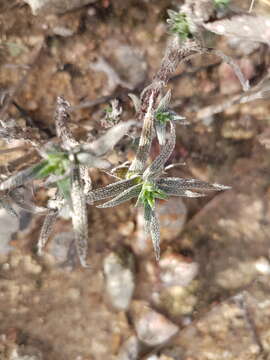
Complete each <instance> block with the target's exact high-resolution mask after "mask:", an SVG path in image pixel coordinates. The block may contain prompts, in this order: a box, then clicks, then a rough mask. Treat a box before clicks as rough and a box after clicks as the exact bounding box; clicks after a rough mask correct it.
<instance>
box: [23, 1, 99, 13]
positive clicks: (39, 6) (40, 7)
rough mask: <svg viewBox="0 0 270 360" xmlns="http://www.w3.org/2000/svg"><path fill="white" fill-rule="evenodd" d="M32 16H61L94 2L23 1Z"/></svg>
mask: <svg viewBox="0 0 270 360" xmlns="http://www.w3.org/2000/svg"><path fill="white" fill-rule="evenodd" d="M25 2H26V3H27V4H28V5H30V7H31V10H32V13H33V14H34V15H43V14H63V13H65V12H67V11H70V10H73V9H76V8H80V7H82V6H85V5H87V4H92V3H94V2H96V0H25Z"/></svg>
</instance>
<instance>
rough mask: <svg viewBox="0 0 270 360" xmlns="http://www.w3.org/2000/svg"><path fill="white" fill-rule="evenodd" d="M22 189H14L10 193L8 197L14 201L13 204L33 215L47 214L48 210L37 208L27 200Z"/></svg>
mask: <svg viewBox="0 0 270 360" xmlns="http://www.w3.org/2000/svg"><path fill="white" fill-rule="evenodd" d="M23 191H24V192H25V190H23V189H14V190H12V191H10V193H9V196H10V198H11V199H12V200H13V201H14V203H15V204H16V205H17V206H19V207H20V208H21V209H23V210H25V211H28V212H31V213H34V214H45V213H47V212H48V209H47V208H45V207H41V206H37V205H35V204H34V203H33V202H32V201H30V200H29V199H28V196H27V194H25V193H23Z"/></svg>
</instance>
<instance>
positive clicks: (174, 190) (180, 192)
mask: <svg viewBox="0 0 270 360" xmlns="http://www.w3.org/2000/svg"><path fill="white" fill-rule="evenodd" d="M159 188H160V189H161V190H162V191H164V192H165V194H166V195H171V196H186V197H204V196H205V194H202V193H197V192H193V191H190V190H185V189H180V188H178V187H175V186H167V185H159Z"/></svg>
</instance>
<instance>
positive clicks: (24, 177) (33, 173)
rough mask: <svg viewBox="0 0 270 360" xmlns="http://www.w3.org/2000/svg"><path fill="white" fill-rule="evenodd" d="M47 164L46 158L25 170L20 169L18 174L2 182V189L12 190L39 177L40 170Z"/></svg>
mask: <svg viewBox="0 0 270 360" xmlns="http://www.w3.org/2000/svg"><path fill="white" fill-rule="evenodd" d="M46 165H47V161H46V160H44V161H42V162H40V163H39V164H38V165H34V166H31V167H29V168H27V169H25V170H22V171H19V172H18V173H17V174H15V175H12V176H10V177H9V178H8V179H6V180H4V181H3V182H2V183H1V184H0V190H2V191H5V190H12V189H14V188H16V187H19V186H21V185H24V184H25V183H26V182H28V181H31V180H33V179H36V178H38V173H39V171H40V170H41V169H42V168H43V167H44V166H46Z"/></svg>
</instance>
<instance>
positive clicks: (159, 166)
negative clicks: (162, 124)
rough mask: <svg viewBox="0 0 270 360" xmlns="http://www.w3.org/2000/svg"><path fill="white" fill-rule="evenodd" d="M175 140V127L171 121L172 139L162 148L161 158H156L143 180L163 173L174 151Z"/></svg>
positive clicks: (144, 174)
mask: <svg viewBox="0 0 270 360" xmlns="http://www.w3.org/2000/svg"><path fill="white" fill-rule="evenodd" d="M175 139H176V134H175V125H174V123H173V122H172V121H170V137H169V139H168V141H167V142H166V144H165V145H164V146H163V147H162V149H161V152H160V154H159V156H157V157H156V159H155V160H154V161H153V162H152V164H151V165H150V166H148V168H147V169H146V170H145V172H144V173H143V179H147V178H149V177H152V176H155V175H156V174H160V173H161V172H162V171H163V169H164V165H165V163H166V161H167V160H168V159H169V157H170V156H171V154H172V152H173V150H174V147H175Z"/></svg>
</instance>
